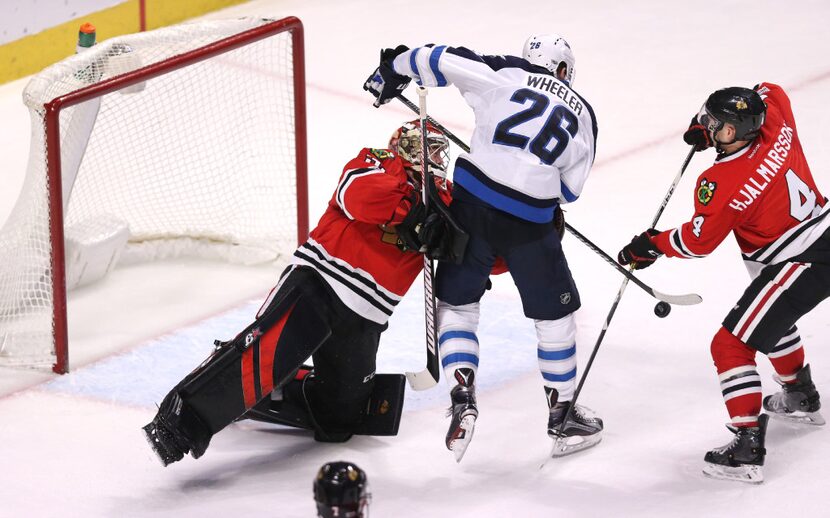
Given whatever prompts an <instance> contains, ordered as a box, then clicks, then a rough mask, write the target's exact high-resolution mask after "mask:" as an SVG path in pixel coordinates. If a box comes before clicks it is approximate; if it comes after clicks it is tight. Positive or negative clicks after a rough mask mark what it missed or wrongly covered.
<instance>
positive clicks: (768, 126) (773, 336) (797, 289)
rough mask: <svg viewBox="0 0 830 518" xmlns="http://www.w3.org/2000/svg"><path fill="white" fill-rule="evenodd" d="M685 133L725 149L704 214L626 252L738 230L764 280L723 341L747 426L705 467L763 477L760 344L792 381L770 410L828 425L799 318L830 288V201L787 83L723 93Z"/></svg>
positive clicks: (706, 245)
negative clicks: (807, 153) (804, 144)
mask: <svg viewBox="0 0 830 518" xmlns="http://www.w3.org/2000/svg"><path fill="white" fill-rule="evenodd" d="M684 139H685V140H686V142H687V143H689V144H692V145H695V146H696V149H697V150H698V151H700V150H703V149H706V148H708V147H711V146H715V148H716V149H717V152H718V155H717V157H716V159H715V164H714V165H713V166H712V167H710V168H709V169H707V170H706V171H704V172H703V174H701V175H700V177H699V178H698V182H697V191H696V196H695V201H694V204H695V214H694V216H693V218H692V220H691V221H689V222H688V223H684V224H683V225H682V226H680V227H679V228H676V229H673V230H669V231H666V232H660V233H657V232H656V231H654V230H653V229H650V230H648V231H647V232H644V233H642V234H640V235H639V236H637V237H636V238H634V240H633V241H632V242H631V243H630V244H629V245H627V246H626V247H624V248H623V249H622V250H621V251H620V255H619V261H620V262H621V263H622V264H633V265H634V267H635V268H645V267H646V266H648V265H650V264H651V263H653V262H654V261H655V260H656V259H657V258H658V257H659V256H660V255H663V254H666V255H668V256H669V257H682V258H695V257H704V256H706V255H707V254H709V253H710V252H712V251H713V250H714V249H715V248H716V247H717V246H718V245H719V244H720V243H721V241H723V239H724V238H725V237H726V236H727V235H728V234H729V232H730V231H731V232H733V233H734V234H735V238H736V239H737V241H738V245H739V246H740V249H741V252H742V253H743V258H744V262H745V264H746V266H747V269H748V270H749V273H750V276H751V277H752V279H753V280H752V282H751V283H750V285H749V287H748V288H747V289H746V291H744V294H743V296H742V297H741V298H740V300H739V301H738V303H737V304H736V305H735V306H734V307H733V308H732V310H731V311H730V312H729V314H728V315H727V316H726V318H725V319H724V321H723V326H722V327H721V328H720V330H719V331H718V332H717V334H716V335H715V337H714V339H713V340H712V357H713V359H714V361H715V367H716V368H717V371H718V376H719V379H720V386H721V391H722V393H723V398H724V400H725V402H726V408H727V410H728V411H729V415H730V417H731V421H732V422H731V426H730V429H731V430H732V431H733V432H734V433H735V437H734V439H733V441H732V442H731V443H730V444H728V445H726V446H724V447H723V448H717V449H714V450H712V451H710V452H708V453H707V454H706V456H705V461H706V466H705V467H704V473H706V474H708V475H710V476H714V477H717V478H728V479H736V480H743V481H747V482H760V481H762V480H763V475H762V473H761V466H762V465H763V464H764V455H765V453H766V451H765V449H764V435H765V432H766V426H767V415H765V414H764V415H759V414H760V411H761V406H762V401H761V394H762V392H761V380H760V377H759V376H758V371H757V370H756V364H755V353H756V351H760V352H762V353H764V354H766V355H767V356H768V357H769V359H770V361H771V362H772V366H773V368H774V369H775V372H776V378H777V381H778V382H779V383H780V384H781V387H782V390H781V391H780V392H778V393H777V394H774V395H772V396H768V397H766V398H765V399H764V400H763V407H764V408H765V409H766V410H767V412H769V413H770V414H771V415H772V416H773V417H782V418H785V419H789V420H792V421H798V422H801V423H807V424H814V425H818V424H824V419H823V418H822V417H821V415H820V414H819V412H818V410H819V407H820V404H819V395H818V392H817V391H816V387H815V385H814V384H813V381H812V379H811V377H810V366H809V365H804V350H803V348H802V345H801V337H800V336H799V333H798V330H797V329H796V326H795V323H796V321H798V319H800V318H801V317H802V316H803V315H805V314H807V313H808V312H809V311H811V310H812V309H813V308H814V307H816V305H818V303H819V302H821V301H822V300H824V299H825V298H827V297H828V296H830V230H828V229H830V216H828V212H830V203H828V202H827V199H826V198H824V197H823V196H822V195H821V193H820V192H819V190H818V187H817V186H816V183H815V181H814V180H813V176H812V174H811V173H810V168H809V167H808V165H807V161H806V159H805V158H804V152H803V151H802V149H801V143H800V141H799V139H798V133H797V131H796V127H795V119H794V117H793V113H792V109H791V107H790V101H789V99H788V97H787V95H786V94H785V93H784V91H783V90H782V89H781V88H780V87H779V86H776V85H773V84H769V83H762V84H760V85H758V86H756V87H755V89H752V90H751V89H748V88H740V87H732V88H725V89H722V90H718V91H716V92H714V93H713V94H712V95H710V96H709V98H708V99H707V101H706V103H705V104H704V106H703V108H702V109H701V111H700V113H699V114H698V115H697V116H696V117H695V118H694V119H693V120H692V124H691V125H690V127H689V129H688V130H687V131H686V133H685V134H684Z"/></svg>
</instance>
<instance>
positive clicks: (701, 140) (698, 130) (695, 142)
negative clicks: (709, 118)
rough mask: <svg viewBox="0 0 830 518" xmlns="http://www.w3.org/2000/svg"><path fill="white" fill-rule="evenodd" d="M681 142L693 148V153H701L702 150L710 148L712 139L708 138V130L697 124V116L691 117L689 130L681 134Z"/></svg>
mask: <svg viewBox="0 0 830 518" xmlns="http://www.w3.org/2000/svg"><path fill="white" fill-rule="evenodd" d="M683 142H685V143H686V144H689V145H690V146H695V151H703V150H704V149H707V148H710V147H712V138H711V137H710V136H709V130H708V129H706V127H705V126H704V125H703V124H701V123H700V122H698V120H697V115H695V116H694V117H692V122H691V123H690V124H689V129H687V130H686V132H685V133H683Z"/></svg>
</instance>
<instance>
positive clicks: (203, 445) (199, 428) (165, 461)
mask: <svg viewBox="0 0 830 518" xmlns="http://www.w3.org/2000/svg"><path fill="white" fill-rule="evenodd" d="M183 406H184V405H183V402H182V400H181V398H179V395H178V394H177V393H176V392H175V391H174V392H171V393H170V394H168V395H167V397H166V398H164V401H162V403H161V405H160V406H159V411H158V413H157V414H156V417H154V418H153V420H152V421H151V422H150V423H148V424H147V425H145V426H143V427H142V430H144V436H145V438H146V439H147V442H148V443H149V444H150V447H151V448H153V451H154V452H155V453H156V455H157V456H158V458H159V460H160V461H161V463H162V465H164V466H168V465H169V464H172V463H174V462H177V461H180V460H182V458H183V457H184V456H185V454H187V453H190V455H191V456H192V457H193V458H194V459H198V458H199V457H201V456H202V454H203V453H205V450H206V449H207V447H208V444H209V443H210V433H209V432H208V430H207V427H205V426H204V424H202V422H201V420H200V419H199V418H198V417H196V415H195V414H193V413H192V412H185V413H184V414H185V415H182V407H183Z"/></svg>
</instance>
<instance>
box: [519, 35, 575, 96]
mask: <svg viewBox="0 0 830 518" xmlns="http://www.w3.org/2000/svg"><path fill="white" fill-rule="evenodd" d="M522 57H523V58H524V59H526V60H527V61H530V62H531V63H533V64H534V65H539V66H541V67H545V68H546V69H548V70H550V71H551V73H553V74H557V72H558V71H559V70H560V69H561V68H562V67H564V68H565V80H566V81H567V82H568V84H570V85H571V86H573V84H574V76H575V75H576V74H575V73H574V66H576V58H575V57H574V53H573V51H572V50H571V46H570V45H568V42H567V41H565V38H563V37H562V36H559V35H558V34H539V35H534V36H531V37H529V38H528V39H527V41H525V46H524V50H522Z"/></svg>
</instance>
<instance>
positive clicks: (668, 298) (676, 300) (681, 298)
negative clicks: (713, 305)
mask: <svg viewBox="0 0 830 518" xmlns="http://www.w3.org/2000/svg"><path fill="white" fill-rule="evenodd" d="M565 228H567V229H568V232H569V233H570V234H572V235H573V236H574V237H575V238H576V239H577V240H579V241H580V242H582V244H584V245H585V246H587V247H588V248H590V249H591V250H593V251H594V252H595V253H596V254H597V255H598V256H600V257H601V258H602V260H603V261H605V262H606V263H608V264H610V265H611V266H613V267H614V269H615V270H617V271H618V272H620V273H621V274H623V275H624V276H625V277H627V278H628V280H630V281H631V282H633V283H634V284H636V285H637V286H638V287H639V288H640V289H642V290H643V291H645V292H646V293H648V294H649V295H651V296H652V297H654V298H655V299H657V300H662V301H663V302H668V303H669V304H676V305H678V306H694V305H695V304H700V303H701V302H703V297H701V296H700V295H698V294H696V293H688V294H685V295H667V294H665V293H661V292H659V291H657V290H655V289H654V288H652V287H651V286H649V285H648V284H646V283H644V282H643V281H641V280H640V279H638V278H637V277H636V276H635V275H634V274H633V273H631V272H630V271H628V270H626V269H625V268H623V267H622V266H620V265H619V264H617V261H615V260H614V259H612V258H611V256H610V255H608V254H607V253H605V252H603V251H602V249H601V248H600V247H598V246H597V245H595V244H594V243H593V242H591V240H590V239H588V238H587V237H585V236H583V235H582V234H581V233H580V232H579V231H578V230H576V229H575V228H573V227H572V226H571V225H570V224H568V223H567V222H566V223H565Z"/></svg>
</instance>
